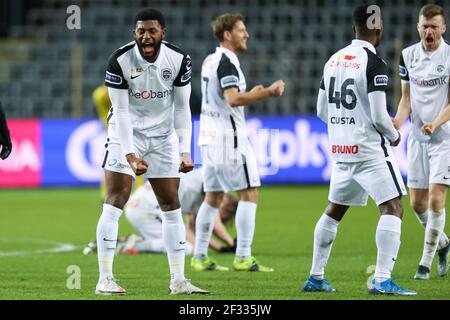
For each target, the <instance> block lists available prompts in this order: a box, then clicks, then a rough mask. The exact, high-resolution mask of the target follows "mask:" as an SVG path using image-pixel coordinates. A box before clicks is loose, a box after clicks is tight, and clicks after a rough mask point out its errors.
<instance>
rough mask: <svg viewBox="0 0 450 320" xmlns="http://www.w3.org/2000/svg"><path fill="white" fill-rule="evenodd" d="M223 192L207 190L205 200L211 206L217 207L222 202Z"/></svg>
mask: <svg viewBox="0 0 450 320" xmlns="http://www.w3.org/2000/svg"><path fill="white" fill-rule="evenodd" d="M222 199H223V192H207V193H206V195H205V202H206V203H207V204H208V205H210V206H211V207H214V208H218V207H219V206H220V204H221V203H222Z"/></svg>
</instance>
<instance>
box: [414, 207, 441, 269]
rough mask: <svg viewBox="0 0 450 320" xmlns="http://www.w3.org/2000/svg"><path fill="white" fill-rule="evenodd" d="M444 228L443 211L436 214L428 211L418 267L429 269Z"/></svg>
mask: <svg viewBox="0 0 450 320" xmlns="http://www.w3.org/2000/svg"><path fill="white" fill-rule="evenodd" d="M444 227H445V209H441V210H439V211H437V212H433V211H430V215H429V217H428V223H427V227H426V229H425V241H424V245H423V253H422V259H421V260H420V263H419V264H420V265H421V266H424V267H427V268H431V264H432V262H433V258H434V254H435V253H436V249H437V246H438V239H440V237H441V234H442V233H443V231H444Z"/></svg>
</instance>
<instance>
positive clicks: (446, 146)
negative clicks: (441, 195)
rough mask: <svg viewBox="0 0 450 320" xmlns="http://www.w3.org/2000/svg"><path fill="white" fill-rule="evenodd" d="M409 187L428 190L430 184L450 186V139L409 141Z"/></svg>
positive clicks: (411, 139)
mask: <svg viewBox="0 0 450 320" xmlns="http://www.w3.org/2000/svg"><path fill="white" fill-rule="evenodd" d="M407 153H408V182H407V184H408V187H409V188H414V189H428V188H429V185H430V183H436V184H444V185H447V186H448V185H450V139H447V140H444V141H442V142H420V141H417V140H416V139H414V138H412V137H409V139H408V150H407Z"/></svg>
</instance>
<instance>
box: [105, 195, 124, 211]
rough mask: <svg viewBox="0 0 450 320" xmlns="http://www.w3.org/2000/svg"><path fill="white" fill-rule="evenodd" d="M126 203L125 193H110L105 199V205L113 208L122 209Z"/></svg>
mask: <svg viewBox="0 0 450 320" xmlns="http://www.w3.org/2000/svg"><path fill="white" fill-rule="evenodd" d="M127 201H128V194H125V193H112V194H107V195H106V197H105V203H106V204H109V205H111V206H113V207H116V208H119V209H123V207H124V206H125V204H126V203H127Z"/></svg>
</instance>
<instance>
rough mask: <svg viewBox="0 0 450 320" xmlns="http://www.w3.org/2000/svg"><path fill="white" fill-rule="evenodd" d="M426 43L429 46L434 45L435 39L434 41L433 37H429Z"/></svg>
mask: <svg viewBox="0 0 450 320" xmlns="http://www.w3.org/2000/svg"><path fill="white" fill-rule="evenodd" d="M425 41H426V42H427V43H428V44H432V43H433V42H434V39H433V37H427V38H426V39H425Z"/></svg>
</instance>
